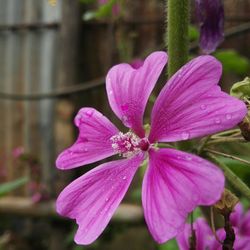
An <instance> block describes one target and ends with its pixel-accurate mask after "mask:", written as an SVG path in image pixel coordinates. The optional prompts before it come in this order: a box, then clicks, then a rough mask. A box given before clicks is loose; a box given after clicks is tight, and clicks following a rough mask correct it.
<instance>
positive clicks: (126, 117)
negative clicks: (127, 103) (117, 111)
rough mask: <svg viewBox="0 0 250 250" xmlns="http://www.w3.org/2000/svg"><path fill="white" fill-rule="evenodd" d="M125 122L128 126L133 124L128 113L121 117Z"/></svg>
mask: <svg viewBox="0 0 250 250" xmlns="http://www.w3.org/2000/svg"><path fill="white" fill-rule="evenodd" d="M121 120H122V122H123V124H124V125H125V126H127V127H130V126H131V123H130V119H129V117H128V116H126V115H123V116H122V118H121Z"/></svg>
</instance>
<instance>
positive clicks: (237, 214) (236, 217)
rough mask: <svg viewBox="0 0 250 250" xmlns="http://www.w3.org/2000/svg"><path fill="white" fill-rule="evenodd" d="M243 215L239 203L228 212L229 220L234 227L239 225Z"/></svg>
mask: <svg viewBox="0 0 250 250" xmlns="http://www.w3.org/2000/svg"><path fill="white" fill-rule="evenodd" d="M243 216H244V209H243V206H242V204H241V203H238V204H237V205H236V206H235V208H234V211H233V212H232V213H231V214H230V222H231V223H232V225H233V226H234V227H239V228H240V226H241V222H242V219H243Z"/></svg>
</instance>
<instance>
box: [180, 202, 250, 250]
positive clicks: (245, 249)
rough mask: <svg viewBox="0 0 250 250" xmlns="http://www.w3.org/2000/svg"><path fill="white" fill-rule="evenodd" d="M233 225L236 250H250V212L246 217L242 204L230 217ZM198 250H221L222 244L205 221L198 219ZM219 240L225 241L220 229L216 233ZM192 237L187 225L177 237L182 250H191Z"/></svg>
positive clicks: (249, 211)
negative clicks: (190, 240) (190, 239)
mask: <svg viewBox="0 0 250 250" xmlns="http://www.w3.org/2000/svg"><path fill="white" fill-rule="evenodd" d="M230 220H231V223H232V225H233V227H234V231H235V242H234V249H235V250H249V246H250V210H248V212H247V213H246V214H245V215H244V213H243V207H242V205H241V204H238V205H237V206H236V209H235V212H233V213H232V214H231V216H230ZM193 227H194V230H195V235H196V249H197V250H204V249H206V250H221V249H222V246H221V244H220V243H219V242H218V241H217V240H216V238H215V236H214V235H213V232H212V230H211V228H210V227H209V225H208V223H207V222H206V221H205V220H204V219H201V218H199V219H197V220H196V221H195V222H194V225H193ZM216 235H217V236H218V238H219V240H220V241H221V242H223V240H224V239H225V236H226V235H225V231H224V229H223V228H220V229H218V230H217V231H216ZM190 236H191V225H190V224H186V225H185V229H184V230H183V232H181V233H180V234H179V235H178V236H177V242H178V246H179V249H180V250H189V249H190V246H189V238H190Z"/></svg>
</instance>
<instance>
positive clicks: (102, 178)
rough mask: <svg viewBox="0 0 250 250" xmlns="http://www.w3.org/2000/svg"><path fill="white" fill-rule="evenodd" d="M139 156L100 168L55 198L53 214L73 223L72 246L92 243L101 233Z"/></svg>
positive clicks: (124, 189) (84, 176) (130, 176)
mask: <svg viewBox="0 0 250 250" xmlns="http://www.w3.org/2000/svg"><path fill="white" fill-rule="evenodd" d="M142 160H143V155H137V156H136V157H134V158H131V159H124V160H118V161H112V162H108V163H105V164H102V165H100V166H99V167H97V168H95V169H93V170H91V171H90V172H88V173H87V174H85V175H83V176H81V177H80V178H78V179H76V180H75V181H74V182H72V183H71V184H70V185H68V186H67V187H66V188H65V189H64V190H63V191H62V192H61V194H60V195H59V197H58V199H57V202H56V210H57V212H58V213H59V214H61V215H63V216H66V217H69V218H71V219H76V222H77V224H78V226H79V227H78V230H77V233H76V235H75V242H76V243H78V244H82V245H87V244H90V243H92V242H93V241H94V240H96V239H97V237H98V236H99V235H100V234H101V233H102V232H103V230H104V229H105V227H106V226H107V224H108V223H109V221H110V219H111V216H112V215H113V213H114V212H115V210H116V208H117V207H118V205H119V204H120V202H121V200H122V199H123V197H124V195H125V193H126V191H127V189H128V187H129V185H130V183H131V181H132V179H133V176H134V174H135V172H136V170H137V169H138V167H139V165H140V163H141V162H142Z"/></svg>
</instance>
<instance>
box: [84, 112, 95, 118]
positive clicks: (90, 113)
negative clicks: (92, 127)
mask: <svg viewBox="0 0 250 250" xmlns="http://www.w3.org/2000/svg"><path fill="white" fill-rule="evenodd" d="M85 114H86V115H87V116H88V117H92V116H93V114H94V110H87V111H86V113H85Z"/></svg>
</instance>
